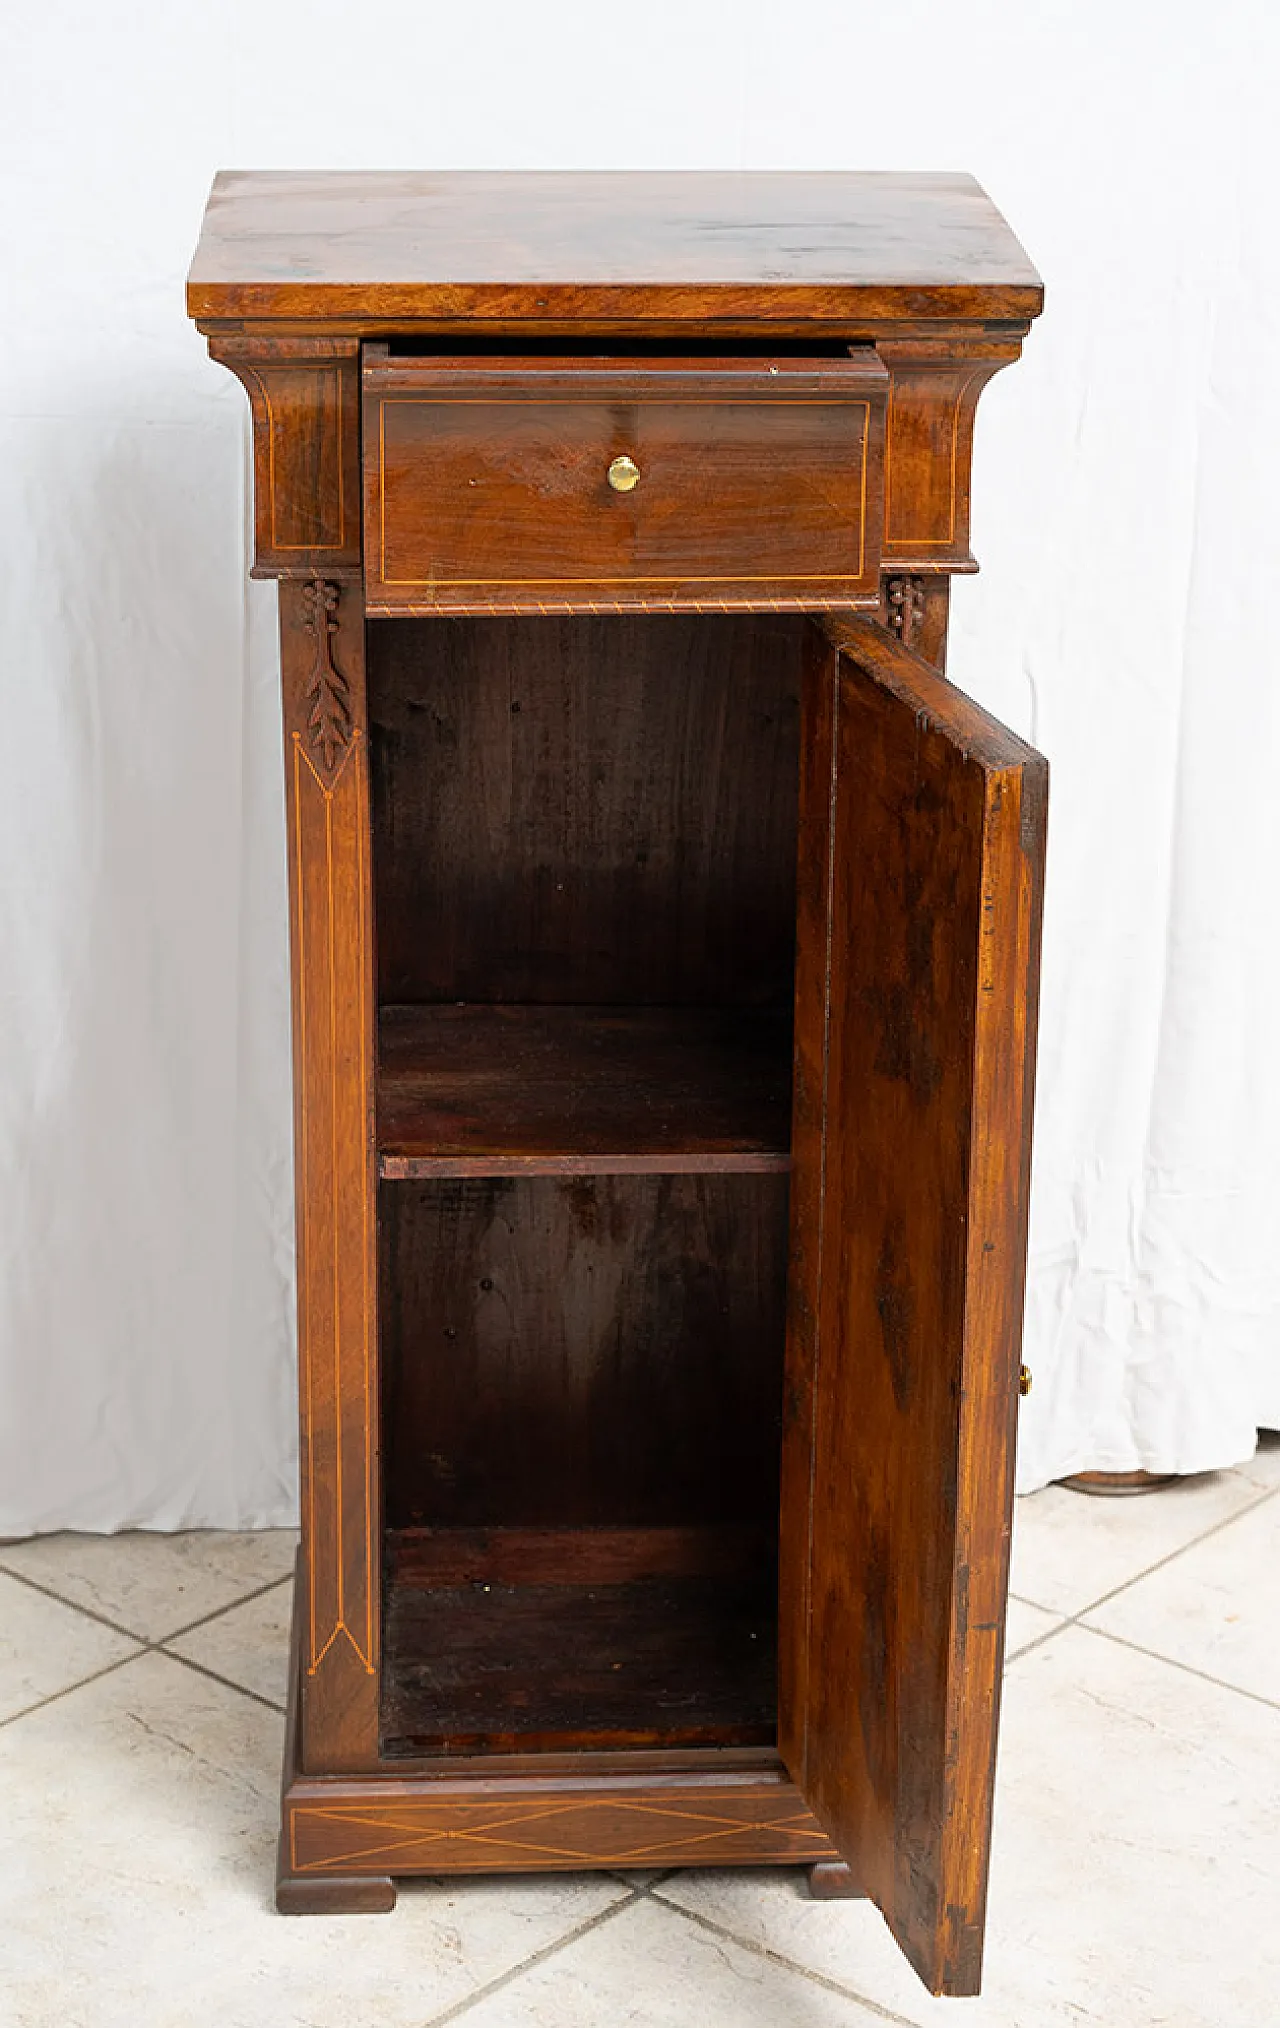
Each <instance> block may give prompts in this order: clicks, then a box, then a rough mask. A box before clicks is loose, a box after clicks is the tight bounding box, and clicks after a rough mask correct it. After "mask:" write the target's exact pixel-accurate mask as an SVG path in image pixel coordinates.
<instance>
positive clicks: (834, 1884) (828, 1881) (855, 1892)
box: [809, 1859, 862, 1901]
mask: <svg viewBox="0 0 1280 2028" xmlns="http://www.w3.org/2000/svg"><path fill="white" fill-rule="evenodd" d="M809 1892H810V1894H811V1895H812V1897H813V1899H814V1900H815V1901H861V1899H862V1889H861V1888H860V1887H859V1885H858V1883H857V1881H856V1880H855V1879H854V1877H853V1875H852V1873H851V1872H850V1871H849V1868H848V1867H847V1866H846V1865H845V1863H844V1861H843V1859H819V1860H818V1861H817V1863H816V1864H815V1865H813V1866H811V1867H810V1868H809Z"/></svg>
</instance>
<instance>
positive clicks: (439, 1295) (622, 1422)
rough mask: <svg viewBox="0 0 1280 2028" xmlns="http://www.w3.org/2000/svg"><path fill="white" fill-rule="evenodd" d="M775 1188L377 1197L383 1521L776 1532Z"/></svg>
mask: <svg viewBox="0 0 1280 2028" xmlns="http://www.w3.org/2000/svg"><path fill="white" fill-rule="evenodd" d="M787 1186H788V1179H787V1177H786V1176H783V1175H746V1176H742V1175H738V1176H726V1175H694V1176H690V1175H682V1176H611V1177H571V1178H563V1179H561V1178H550V1177H546V1178H537V1179H525V1178H518V1179H515V1178H510V1179H507V1178H504V1179H486V1180H483V1181H471V1180H466V1181H461V1180H450V1181H443V1180H442V1181H432V1182H427V1183H406V1182H396V1183H384V1184H383V1185H382V1188H381V1191H380V1193H379V1199H380V1201H379V1228H380V1245H381V1274H380V1281H381V1298H380V1299H381V1334H382V1371H383V1382H382V1384H383V1470H384V1483H385V1509H386V1522H387V1526H388V1527H389V1528H409V1527H421V1526H429V1527H481V1528H483V1527H490V1528H492V1527H498V1526H508V1527H510V1526H516V1527H522V1526H523V1527H529V1526H572V1525H581V1524H594V1525H597V1526H600V1525H607V1526H612V1527H615V1528H616V1527H624V1526H638V1527H644V1526H680V1525H694V1524H708V1525H714V1524H720V1525H727V1524H748V1525H750V1524H755V1525H762V1526H765V1527H767V1528H768V1529H769V1530H771V1531H772V1530H774V1529H776V1526H777V1502H778V1449H779V1417H780V1413H781V1407H782V1351H783V1329H784V1322H783V1319H784V1305H785V1293H786V1249H787Z"/></svg>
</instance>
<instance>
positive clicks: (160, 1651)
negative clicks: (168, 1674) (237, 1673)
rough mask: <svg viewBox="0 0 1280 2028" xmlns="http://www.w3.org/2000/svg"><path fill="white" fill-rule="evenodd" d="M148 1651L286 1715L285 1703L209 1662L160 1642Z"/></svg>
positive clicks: (281, 1715) (281, 1714)
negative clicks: (194, 1657) (253, 1688)
mask: <svg viewBox="0 0 1280 2028" xmlns="http://www.w3.org/2000/svg"><path fill="white" fill-rule="evenodd" d="M148 1653H149V1654H152V1655H163V1656H164V1658H165V1660H166V1661H168V1662H180V1663H181V1665H182V1667H183V1668H184V1669H191V1670H193V1671H194V1672H195V1674H196V1675H197V1676H207V1677H208V1678H209V1681H210V1682H211V1683H220V1684H221V1685H222V1687H223V1689H224V1690H238V1691H239V1692H240V1695H241V1696H242V1697H249V1698H252V1700H253V1702H254V1703H255V1704H261V1705H263V1706H264V1707H265V1709H266V1710H268V1711H274V1712H275V1714H276V1716H277V1717H278V1718H283V1717H284V1716H285V1706H284V1705H283V1704H277V1703H276V1702H275V1700H274V1699H273V1698H271V1697H264V1696H263V1694H262V1692H261V1691H260V1690H251V1689H250V1688H249V1686H248V1684H247V1683H237V1682H236V1680H235V1677H234V1676H223V1675H221V1674H220V1673H219V1671H218V1670H217V1669H211V1668H210V1667H209V1665H208V1663H207V1662H197V1661H195V1660H194V1659H193V1657H192V1656H190V1655H178V1654H175V1653H174V1651H173V1649H172V1648H166V1647H165V1646H164V1645H163V1644H162V1643H160V1642H157V1643H156V1644H155V1645H154V1646H153V1647H151V1648H149V1649H148Z"/></svg>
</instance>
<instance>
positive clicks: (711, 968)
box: [368, 613, 810, 1005]
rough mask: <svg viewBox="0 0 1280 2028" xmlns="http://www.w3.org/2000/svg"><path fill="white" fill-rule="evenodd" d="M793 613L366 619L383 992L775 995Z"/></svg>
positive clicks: (792, 812)
mask: <svg viewBox="0 0 1280 2028" xmlns="http://www.w3.org/2000/svg"><path fill="white" fill-rule="evenodd" d="M809 624H810V622H809V621H808V620H807V619H806V618H805V617H804V616H803V615H784V614H755V613H752V614H741V615H724V616H720V615H715V616H702V615H700V616H692V617H677V616H672V615H664V614H659V615H653V614H644V615H639V616H625V615H624V616H612V617H607V618H606V617H598V616H591V615H586V616H583V615H575V616H572V617H559V618H550V617H548V618H539V619H430V620H393V621H381V622H379V621H371V622H370V623H369V626H368V667H369V710H370V744H371V759H372V783H373V823H374V860H373V863H374V869H375V872H374V878H375V901H376V911H377V941H378V981H379V999H380V1000H381V1001H382V1002H383V1003H384V1004H386V1003H388V1002H404V1001H441V1000H469V1001H470V1000H476V1001H545V1002H569V1003H573V1002H577V1003H580V1004H604V1003H607V1002H614V1003H618V1002H622V1003H627V1002H630V1003H633V1004H636V1003H643V1004H649V1005H661V1004H664V1003H666V1004H672V1005H675V1004H686V1005H689V1004H699V1003H707V1002H711V1003H719V1004H733V1003H736V1004H744V1003H747V1004H765V1003H777V1004H783V1005H789V1003H790V998H791V976H792V956H793V947H794V943H795V907H794V904H795V841H796V785H797V777H798V770H799V760H798V702H797V700H798V694H799V668H800V656H801V646H802V642H803V638H804V630H805V628H806V627H807V626H808V625H809Z"/></svg>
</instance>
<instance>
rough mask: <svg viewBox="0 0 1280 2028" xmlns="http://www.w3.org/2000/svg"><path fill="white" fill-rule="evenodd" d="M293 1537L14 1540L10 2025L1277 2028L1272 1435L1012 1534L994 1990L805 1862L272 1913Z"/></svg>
mask: <svg viewBox="0 0 1280 2028" xmlns="http://www.w3.org/2000/svg"><path fill="white" fill-rule="evenodd" d="M292 1551H293V1539H292V1537H290V1536H287V1535H283V1534H275V1535H252V1536H245V1535H241V1536H235V1535H186V1536H179V1537H168V1538H166V1537H159V1536H143V1535H131V1536H117V1537H114V1538H111V1539H109V1540H102V1539H98V1538H86V1537H77V1536H58V1537H51V1538H48V1539H45V1540H43V1541H39V1542H29V1543H10V1544H0V2028H117V2024H119V2028H126V2024H127V2028H169V2024H170V2023H172V2024H175V2028H176V2024H179V2023H181V2024H183V2028H205V2024H208V2028H215V2024H216V2028H375V2024H377V2028H430V2024H433V2023H444V2022H447V2021H449V2022H451V2021H455V2020H465V2021H467V2022H468V2023H469V2024H474V2028H633V2024H634V2028H757V2024H758V2028H860V2024H861V2028H870V2024H872V2023H874V2022H877V2021H878V2022H884V2021H895V2022H899V2023H906V2024H909V2028H930V2024H934V2023H937V2022H944V2021H950V2022H953V2023H955V2024H956V2028H966V2024H967V2028H1085V2024H1090V2023H1097V2024H1105V2028H1276V2024H1277V2023H1280V2002H1278V2001H1277V1999H1276V1997H1275V1996H1276V1991H1277V1985H1278V1983H1280V1440H1275V1439H1272V1440H1270V1441H1268V1442H1267V1443H1266V1444H1265V1446H1264V1448H1263V1450H1262V1451H1261V1452H1260V1454H1259V1456H1258V1458H1257V1459H1256V1460H1255V1461H1254V1462H1253V1464H1251V1465H1249V1466H1245V1467H1243V1468H1242V1469H1241V1470H1240V1471H1238V1472H1224V1473H1218V1474H1214V1475H1210V1476H1207V1477H1206V1478H1204V1479H1202V1480H1200V1481H1197V1482H1194V1483H1190V1484H1186V1485H1181V1486H1178V1487H1176V1488H1174V1489H1172V1490H1171V1491H1170V1492H1169V1493H1167V1494H1166V1493H1161V1494H1155V1495H1151V1496H1148V1497H1147V1498H1144V1499H1140V1500H1130V1501H1113V1502H1104V1501H1100V1500H1088V1499H1084V1498H1082V1497H1081V1496H1079V1495H1076V1494H1071V1493H1067V1492H1064V1491H1062V1490H1061V1489H1053V1490H1050V1491H1049V1492H1047V1493H1043V1494H1037V1495H1036V1496H1035V1497H1034V1498H1033V1499H1031V1500H1028V1501H1023V1502H1021V1503H1020V1505H1019V1509H1018V1524H1017V1531H1016V1556H1015V1573H1016V1574H1015V1598H1014V1601H1013V1603H1012V1606H1011V1612H1010V1623H1009V1652H1010V1658H1011V1659H1010V1665H1009V1674H1008V1681H1007V1683H1006V1687H1005V1707H1004V1733H1003V1746H1002V1753H1001V1768H1000V1782H999V1793H998V1798H997V1814H996V1832H995V1861H994V1866H993V1871H992V1889H991V1908H990V1921H989V1927H988V1944H987V1975H986V1989H985V1992H984V1995H983V1998H982V1999H981V2000H978V2001H972V2002H958V2001H957V2002H945V2001H935V2000H931V1999H930V1998H929V1997H928V1996H927V1995H926V1994H924V1993H923V1992H922V1990H921V1989H920V1987H919V1986H918V1985H917V1984H916V1982H915V1980H914V1978H913V1976H912V1974H911V1973H910V1972H909V1971H908V1970H907V1968H906V1966H905V1964H904V1963H903V1961H902V1960H901V1958H900V1957H899V1956H898V1953H897V1951H896V1949H895V1947H894V1946H893V1944H892V1943H891V1941H890V1940H889V1937H888V1934H887V1932H886V1930H885V1928H884V1925H883V1923H882V1922H881V1920H880V1918H879V1916H878V1915H877V1914H876V1912H875V1910H874V1909H873V1908H871V1907H870V1906H869V1905H867V1904H865V1903H839V1902H812V1901H810V1900H809V1899H808V1898H807V1896H806V1895H805V1893H804V1892H803V1889H802V1887H801V1885H800V1882H799V1880H798V1878H797V1877H796V1876H795V1875H794V1874H791V1873H788V1872H785V1871H772V1872H771V1871H761V1872H739V1873H733V1872H724V1873H714V1872H694V1871H691V1872H686V1873H680V1874H674V1875H660V1874H659V1875H652V1876H646V1875H637V1874H630V1875H628V1876H626V1877H625V1878H622V1877H615V1876H611V1875H580V1876H576V1877H573V1878H556V1879H545V1878H544V1879H541V1880H536V1879H523V1880H520V1879H505V1880H503V1879H497V1880H491V1881H471V1882H466V1883H462V1884H454V1885H450V1884H448V1883H445V1882H440V1881H421V1882H415V1883H408V1884H404V1885H402V1888H401V1893H400V1900H399V1905H398V1907H397V1909H396V1911H395V1913H394V1915H391V1916H386V1917H344V1918H328V1919H314V1920H299V1921H289V1920H285V1919H284V1918H282V1917H278V1916H276V1915H275V1914H274V1913H273V1912H272V1908H271V1886H272V1870H273V1862H274V1844H275V1830H276V1790H277V1783H278V1770H279V1756H280V1744H281V1718H280V1703H281V1699H282V1695H283V1677H284V1646H285V1638H286V1615H287V1607H288V1592H289V1578H288V1572H289V1569H290V1564H291V1558H292Z"/></svg>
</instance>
